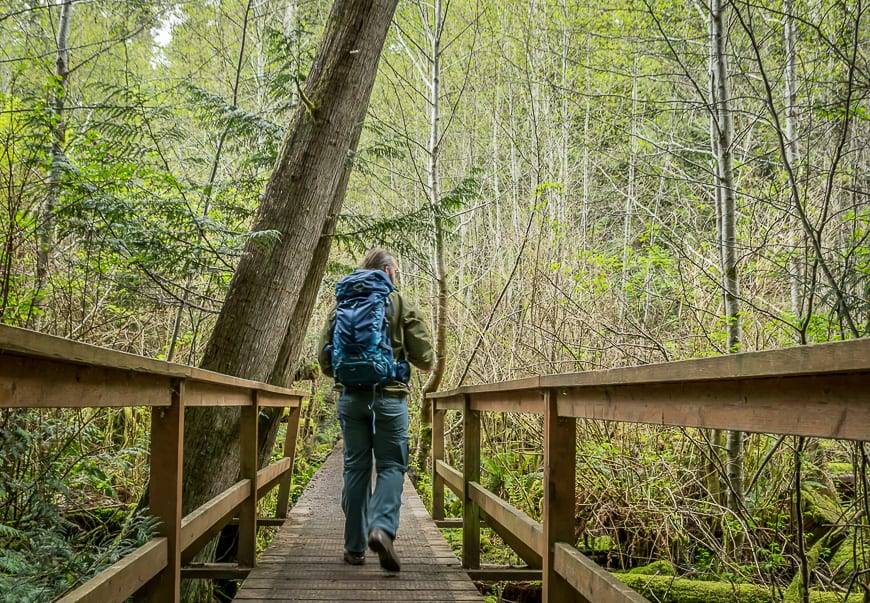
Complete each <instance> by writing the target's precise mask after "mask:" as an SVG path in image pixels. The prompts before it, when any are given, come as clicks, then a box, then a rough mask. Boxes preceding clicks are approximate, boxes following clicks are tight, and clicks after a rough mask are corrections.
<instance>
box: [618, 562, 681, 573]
mask: <svg viewBox="0 0 870 603" xmlns="http://www.w3.org/2000/svg"><path fill="white" fill-rule="evenodd" d="M628 573H629V574H637V575H640V576H676V575H677V571H676V570H675V569H674V564H673V563H671V562H670V561H666V560H664V559H660V560H658V561H653V562H652V563H650V564H649V565H641V566H640V567H635V568H633V569H631V570H629V572H628Z"/></svg>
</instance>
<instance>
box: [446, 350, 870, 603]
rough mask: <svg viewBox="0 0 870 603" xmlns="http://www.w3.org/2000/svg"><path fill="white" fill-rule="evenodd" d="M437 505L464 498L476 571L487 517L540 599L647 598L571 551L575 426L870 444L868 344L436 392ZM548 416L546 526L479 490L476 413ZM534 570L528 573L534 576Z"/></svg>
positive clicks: (470, 563)
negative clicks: (458, 464)
mask: <svg viewBox="0 0 870 603" xmlns="http://www.w3.org/2000/svg"><path fill="white" fill-rule="evenodd" d="M430 398H431V399H432V402H433V405H432V408H433V421H432V455H433V468H434V470H433V479H432V484H433V488H432V508H433V513H432V515H433V519H435V520H436V523H439V525H444V526H450V525H452V524H451V522H450V520H444V487H445V486H447V487H449V488H450V489H451V490H452V491H453V492H454V493H455V494H456V495H457V496H458V497H459V498H460V500H462V502H463V505H462V508H463V516H462V524H461V525H462V528H463V533H462V564H463V567H465V568H467V569H468V570H469V573H471V574H472V575H474V574H477V575H480V576H483V575H485V572H482V571H479V572H475V571H474V570H476V569H477V568H479V567H480V553H479V550H480V529H479V528H480V522H481V517H483V519H485V521H486V523H487V525H489V526H490V527H491V528H493V529H494V530H495V531H496V533H498V534H499V536H501V537H502V539H503V540H504V541H505V542H506V543H507V544H509V545H510V546H511V547H512V548H513V549H514V551H515V552H516V553H517V554H518V555H519V556H520V557H522V558H523V559H524V560H525V561H526V563H527V564H528V565H529V566H530V567H531V568H541V569H540V577H541V580H542V582H543V600H544V601H545V602H550V603H554V602H557V601H573V600H577V599H579V600H581V601H585V602H591V603H628V602H633V603H634V602H641V601H646V599H645V598H643V597H641V596H640V595H639V594H637V593H636V592H635V591H633V590H631V589H630V588H628V587H627V586H625V585H624V584H622V583H621V582H619V581H618V580H616V579H615V578H613V577H612V576H611V575H610V574H609V573H608V572H606V571H605V570H604V569H603V568H601V567H599V566H598V565H597V564H596V563H594V562H593V561H592V560H590V559H588V558H587V557H585V556H584V555H582V554H581V553H580V552H579V551H577V550H576V549H575V547H574V546H573V544H574V505H575V467H576V441H575V438H576V420H577V419H598V420H606V421H626V422H632V423H650V424H656V425H673V426H683V427H699V428H714V429H728V430H739V431H747V432H757V433H776V434H791V435H800V436H818V437H822V438H836V439H849V440H870V339H859V340H854V341H844V342H837V343H829V344H821V345H814V346H803V347H796V348H791V349H786V350H777V351H770V352H756V353H747V354H736V355H731V356H723V357H717V358H705V359H699V360H688V361H683V362H673V363H667V364H657V365H647V366H640V367H634V368H622V369H613V370H607V371H594V372H588V373H576V374H568V375H552V376H544V377H533V378H529V379H523V380H519V381H510V382H504V383H495V384H489V385H477V386H468V387H461V388H458V389H455V390H452V391H448V392H443V393H436V394H432V395H430ZM448 410H457V411H461V412H462V413H463V417H462V420H463V426H464V440H463V451H462V457H463V470H462V471H461V472H460V471H458V470H456V469H454V468H453V467H451V466H449V465H448V464H447V463H446V462H445V460H444V459H445V455H444V418H445V413H446V412H447V411H448ZM481 412H513V413H537V414H543V415H544V435H543V437H544V441H543V452H544V488H543V492H544V512H543V521H542V523H538V522H536V521H534V520H532V519H531V518H529V517H528V516H527V515H526V514H524V513H523V512H522V511H520V510H518V509H516V508H514V507H512V506H511V505H510V504H508V503H507V502H505V501H503V500H501V499H500V498H498V497H497V496H495V495H494V494H492V493H491V492H489V491H487V490H486V489H485V488H483V487H482V486H481V485H480V483H479V481H480V413H481ZM526 573H528V572H526Z"/></svg>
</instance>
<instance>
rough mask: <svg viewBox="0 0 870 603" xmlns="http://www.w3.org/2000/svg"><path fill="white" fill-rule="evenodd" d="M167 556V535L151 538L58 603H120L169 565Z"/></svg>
mask: <svg viewBox="0 0 870 603" xmlns="http://www.w3.org/2000/svg"><path fill="white" fill-rule="evenodd" d="M166 556H167V540H166V538H152V539H151V540H149V541H148V542H146V543H145V544H143V545H142V546H140V547H139V548H138V549H136V550H135V551H133V552H132V553H130V554H129V555H125V556H124V557H122V558H121V559H120V560H118V561H117V562H115V563H114V564H112V565H111V566H109V567H107V568H106V569H104V570H103V571H101V572H100V573H99V574H97V575H96V576H94V577H93V578H91V579H90V580H88V581H87V582H85V583H84V584H82V585H81V586H79V587H78V588H77V589H75V590H74V591H72V592H70V593H67V594H66V595H64V596H63V597H61V598H60V599H58V600H57V602H56V603H121V601H124V600H126V599H127V598H128V597H130V596H131V595H133V594H134V593H135V592H136V591H137V590H139V589H140V588H142V587H143V586H145V584H147V583H148V581H149V580H151V579H152V578H153V577H154V576H156V575H157V574H158V573H160V571H161V570H162V569H163V568H164V567H166Z"/></svg>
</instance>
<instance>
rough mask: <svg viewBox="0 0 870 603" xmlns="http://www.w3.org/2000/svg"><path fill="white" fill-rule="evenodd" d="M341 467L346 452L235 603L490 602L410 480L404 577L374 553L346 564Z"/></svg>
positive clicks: (399, 547) (316, 482)
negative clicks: (381, 563) (356, 563)
mask: <svg viewBox="0 0 870 603" xmlns="http://www.w3.org/2000/svg"><path fill="white" fill-rule="evenodd" d="M342 462H343V459H342V454H341V450H340V449H338V450H336V451H334V452H333V453H332V454H331V455H330V456H329V457H328V458H327V459H326V462H325V463H324V464H323V466H322V467H321V469H320V470H319V471H318V473H317V474H316V476H315V477H314V478H313V479H312V480H311V481H310V482H309V485H308V487H307V488H306V489H305V492H304V493H303V495H302V497H301V498H300V499H299V500H298V501H297V502H296V504H295V505H294V506H293V508H292V509H291V511H290V517H289V518H288V519H287V520H286V522H285V523H284V525H283V527H282V528H281V529H280V530H279V531H278V533H277V534H276V535H275V537H274V538H273V540H272V542H271V544H270V545H269V548H268V549H267V550H266V551H265V552H264V553H263V555H261V557H260V559H259V560H258V561H257V567H256V568H253V569H252V570H251V573H250V575H249V576H248V578H247V579H246V580H245V582H244V584H243V585H242V587H241V589H240V591H239V592H238V593H237V594H236V596H235V599H234V601H251V602H253V601H276V602H277V601H283V602H284V603H287V602H289V601H312V600H317V601H323V602H324V603H326V602H328V603H339V602H342V603H343V602H353V603H359V601H363V600H370V601H401V602H402V603H405V602H407V601H424V600H425V601H437V602H439V603H442V602H444V601H479V602H480V601H483V597H482V596H481V595H480V594H479V593H478V592H477V589H475V587H474V585H473V583H472V582H471V580H470V579H468V576H467V575H466V574H465V572H463V571H462V569H461V568H460V567H459V561H458V560H457V558H456V555H455V554H454V553H453V551H452V550H451V549H450V547H449V545H448V544H447V543H446V542H445V540H444V538H443V537H442V536H441V533H440V532H439V531H438V530H437V528H435V526H434V525H433V523H432V521H431V520H430V518H429V514H428V513H427V512H426V509H425V508H424V507H423V503H422V501H421V500H420V498H419V496H418V495H417V493H416V492H415V491H414V488H413V486H412V485H411V483H410V480H409V479H407V478H406V479H405V482H404V490H403V493H402V512H401V514H400V518H399V529H398V534H397V538H396V540H395V544H394V546H395V547H396V552H397V554H398V556H399V558H400V559H401V561H402V571H401V572H400V573H399V574H395V573H392V572H386V571H384V570H383V569H382V568H381V567H380V566H379V564H378V559H377V555H374V554H371V552H369V553H368V554H367V555H366V562H365V564H364V565H360V566H350V565H348V564H346V563H345V562H344V561H343V560H342V551H343V549H344V531H343V529H342V512H341V488H342Z"/></svg>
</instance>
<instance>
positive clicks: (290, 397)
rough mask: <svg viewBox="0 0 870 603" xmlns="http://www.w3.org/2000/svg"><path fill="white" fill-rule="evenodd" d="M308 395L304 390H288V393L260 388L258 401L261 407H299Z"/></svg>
mask: <svg viewBox="0 0 870 603" xmlns="http://www.w3.org/2000/svg"><path fill="white" fill-rule="evenodd" d="M307 398H308V395H307V394H303V393H302V392H296V391H293V390H288V391H287V392H286V393H274V392H269V391H264V390H260V395H259V397H258V398H257V403H258V404H259V405H260V407H261V408H264V407H269V408H299V407H300V406H302V401H303V400H305V399H307Z"/></svg>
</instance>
